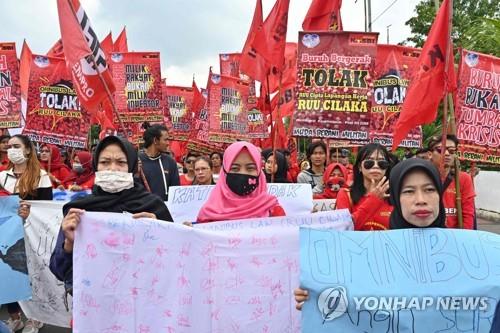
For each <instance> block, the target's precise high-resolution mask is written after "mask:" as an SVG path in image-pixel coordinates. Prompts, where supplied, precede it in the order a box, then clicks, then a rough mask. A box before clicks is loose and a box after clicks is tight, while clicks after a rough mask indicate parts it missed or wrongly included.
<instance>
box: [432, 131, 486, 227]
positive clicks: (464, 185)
mask: <svg viewBox="0 0 500 333" xmlns="http://www.w3.org/2000/svg"><path fill="white" fill-rule="evenodd" d="M457 147H458V139H457V137H456V136H455V135H447V136H446V146H444V147H443V145H442V140H441V137H439V136H435V137H432V138H431V140H430V141H429V145H428V149H429V151H430V156H431V158H430V160H431V162H432V163H433V164H434V165H435V166H436V167H437V168H439V167H440V163H441V156H442V152H443V151H444V175H442V180H443V184H444V188H445V193H444V196H443V202H444V207H445V210H446V226H447V227H448V228H458V217H457V200H456V197H457V193H456V187H455V175H454V168H453V165H454V161H455V158H456V156H455V154H456V152H457ZM459 185H460V193H461V198H462V216H463V228H464V229H474V228H475V222H474V221H475V203H474V197H475V196H476V193H475V192H474V186H473V184H472V178H471V176H470V175H469V174H467V173H466V172H463V171H460V174H459Z"/></svg>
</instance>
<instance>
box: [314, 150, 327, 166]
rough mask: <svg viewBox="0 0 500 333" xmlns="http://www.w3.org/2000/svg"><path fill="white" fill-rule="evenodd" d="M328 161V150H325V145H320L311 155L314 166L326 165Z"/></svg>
mask: <svg viewBox="0 0 500 333" xmlns="http://www.w3.org/2000/svg"><path fill="white" fill-rule="evenodd" d="M325 162H326V151H324V149H323V147H321V146H318V147H316V148H314V150H313V152H312V155H311V163H312V165H313V166H316V167H320V166H324V165H325Z"/></svg>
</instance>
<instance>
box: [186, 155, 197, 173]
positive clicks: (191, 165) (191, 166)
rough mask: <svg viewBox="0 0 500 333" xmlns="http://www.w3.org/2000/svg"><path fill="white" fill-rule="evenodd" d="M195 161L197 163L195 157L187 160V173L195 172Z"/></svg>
mask: <svg viewBox="0 0 500 333" xmlns="http://www.w3.org/2000/svg"><path fill="white" fill-rule="evenodd" d="M194 161H196V157H194V156H189V157H188V158H186V161H185V162H184V167H185V168H186V169H187V171H194Z"/></svg>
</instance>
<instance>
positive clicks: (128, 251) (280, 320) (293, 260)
mask: <svg viewBox="0 0 500 333" xmlns="http://www.w3.org/2000/svg"><path fill="white" fill-rule="evenodd" d="M299 226H320V227H321V226H322V227H323V228H325V227H326V228H335V229H338V230H352V221H351V220H350V214H349V212H348V211H346V210H344V211H335V212H328V213H317V214H309V215H304V216H295V217H275V218H264V219H252V220H242V221H231V222H213V223H208V224H204V225H199V226H198V227H197V228H190V227H185V226H183V225H178V224H173V223H165V222H161V221H157V220H149V219H141V220H133V219H132V218H131V216H129V215H126V214H113V213H92V212H89V213H85V214H84V216H83V218H82V222H81V224H80V227H79V229H78V230H77V235H76V242H75V249H74V254H73V258H74V259H73V260H74V268H73V272H74V279H73V280H74V324H75V326H74V332H75V333H95V332H197V333H203V332H221V333H222V332H269V333H271V332H273V333H274V332H299V331H300V312H298V311H296V310H295V303H294V300H293V289H294V288H296V287H297V286H298V285H299ZM201 229H203V230H201ZM219 229H221V231H218V230H219ZM214 230H216V231H214ZM89 267H91V268H92V269H89Z"/></svg>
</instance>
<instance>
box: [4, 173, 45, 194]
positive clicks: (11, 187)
mask: <svg viewBox="0 0 500 333" xmlns="http://www.w3.org/2000/svg"><path fill="white" fill-rule="evenodd" d="M18 180H19V179H18V178H17V177H16V176H15V175H14V170H13V169H9V170H5V171H2V172H0V186H1V187H2V188H4V189H5V190H7V191H9V192H10V193H13V194H14V193H18V192H19V190H18V188H17V182H18ZM46 187H52V182H51V181H50V177H49V175H48V174H47V172H46V171H45V170H43V169H41V170H40V181H39V182H38V187H37V188H46Z"/></svg>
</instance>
